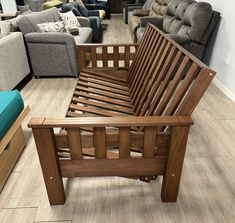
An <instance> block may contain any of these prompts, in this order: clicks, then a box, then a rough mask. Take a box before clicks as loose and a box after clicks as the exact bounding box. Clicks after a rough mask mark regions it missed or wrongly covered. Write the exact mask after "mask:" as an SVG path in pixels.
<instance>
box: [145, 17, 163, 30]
mask: <svg viewBox="0 0 235 223" xmlns="http://www.w3.org/2000/svg"><path fill="white" fill-rule="evenodd" d="M148 23H151V24H153V25H154V26H156V27H157V28H159V29H161V30H162V29H163V18H161V17H149V16H148V17H141V18H140V27H146V26H147V25H148Z"/></svg>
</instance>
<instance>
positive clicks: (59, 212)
mask: <svg viewBox="0 0 235 223" xmlns="http://www.w3.org/2000/svg"><path fill="white" fill-rule="evenodd" d="M103 23H104V24H105V25H107V26H108V27H107V28H105V29H104V31H103V33H104V36H103V41H104V42H105V43H120V42H122V43H131V36H130V31H129V26H128V25H125V24H124V22H123V18H122V16H115V15H112V19H111V20H104V21H103ZM120 30H122V35H120V32H119V31H120ZM76 82H77V80H76V79H74V78H53V79H50V78H46V79H45V78H41V79H32V80H31V81H30V82H29V83H28V84H27V85H26V86H25V87H24V88H23V89H22V90H21V94H22V96H23V98H24V102H25V104H28V105H30V107H31V113H30V116H27V117H26V120H25V121H24V122H23V130H24V132H25V134H26V139H27V145H26V149H25V150H24V152H23V154H22V155H21V157H20V159H19V161H18V163H17V166H16V167H17V169H14V170H13V172H12V174H11V175H10V177H9V179H8V181H7V183H6V185H5V187H4V188H3V191H2V192H1V194H0V219H1V221H3V222H4V223H5V222H7V223H8V222H40V221H44V222H46V221H48V222H54V223H55V222H56V223H57V222H61V221H62V222H63V221H65V218H66V219H67V220H68V219H69V220H68V222H83V223H90V222H97V223H110V222H113V223H120V222H136V223H146V222H149V223H155V222H167V223H168V222H175V223H189V222H190V223H198V222H201V223H210V222H213V223H221V222H224V223H234V219H235V205H234V203H235V199H234V193H235V189H234V188H235V151H234V148H235V140H234V134H233V133H234V131H235V127H234V126H235V121H234V120H235V103H233V102H232V101H231V100H230V99H229V98H227V97H226V96H225V95H224V94H223V93H222V92H221V91H220V90H219V89H218V88H217V87H216V86H215V85H214V84H213V83H212V84H211V85H210V87H209V89H208V91H207V92H206V93H205V95H204V96H203V98H202V100H201V101H200V103H199V105H198V106H197V108H196V109H195V111H194V113H193V119H194V121H195V124H194V126H193V127H191V130H190V135H189V141H188V148H187V152H186V157H185V163H184V168H183V172H182V178H181V186H180V191H179V195H178V202H177V203H174V204H169V203H168V204H166V203H162V202H161V198H160V196H159V194H160V186H161V180H162V179H161V177H159V178H158V179H157V180H156V181H153V182H152V183H151V184H146V183H144V182H141V181H135V180H131V179H127V178H121V177H89V178H78V179H76V180H77V186H75V185H74V182H68V183H67V187H68V189H69V190H68V191H69V193H68V194H67V201H66V203H65V205H62V206H53V207H51V206H50V205H49V202H48V198H47V195H46V193H45V186H44V182H43V178H42V176H41V168H40V165H39V162H38V157H37V153H36V149H35V144H34V141H33V139H32V135H31V132H30V131H29V130H28V128H27V127H26V124H27V122H28V120H29V119H30V118H31V117H38V116H43V117H44V116H50V117H64V115H65V113H66V110H67V107H68V104H69V102H70V100H71V97H72V95H73V90H74V87H75V86H76ZM58 89H59V90H58ZM45 108H46V109H45ZM218 129H219V133H218ZM157 138H158V139H159V136H158V137H157ZM16 170H17V171H16ZM1 202H2V203H1ZM4 204H5V208H4ZM97 204H99V206H98V205H97ZM8 207H9V208H10V209H8ZM25 207H26V208H25ZM29 207H33V208H29ZM32 209H33V210H32ZM35 215H36V218H35ZM66 223H67V222H66Z"/></svg>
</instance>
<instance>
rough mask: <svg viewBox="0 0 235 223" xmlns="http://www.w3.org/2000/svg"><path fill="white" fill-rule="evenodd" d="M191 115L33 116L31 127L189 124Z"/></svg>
mask: <svg viewBox="0 0 235 223" xmlns="http://www.w3.org/2000/svg"><path fill="white" fill-rule="evenodd" d="M189 125H193V120H192V118H191V117H190V116H148V117H143V116H141V117H133V116H132V117H131V116H128V117H82V118H32V119H31V120H30V121H29V123H28V127H29V128H58V127H59V128H61V127H62V128H80V127H114V126H115V127H130V126H131V127H137V126H139V127H145V126H189Z"/></svg>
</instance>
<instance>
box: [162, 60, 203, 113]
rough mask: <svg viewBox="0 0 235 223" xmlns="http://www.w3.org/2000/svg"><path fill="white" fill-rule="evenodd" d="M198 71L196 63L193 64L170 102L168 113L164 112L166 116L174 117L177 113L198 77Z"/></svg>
mask: <svg viewBox="0 0 235 223" xmlns="http://www.w3.org/2000/svg"><path fill="white" fill-rule="evenodd" d="M198 71H199V67H198V65H197V64H196V63H193V64H192V66H191V67H190V69H189V71H188V72H187V74H186V75H185V77H184V79H183V80H182V81H181V82H182V84H181V85H180V87H179V88H178V89H177V91H176V93H175V94H174V95H173V96H172V97H171V98H172V99H171V100H170V101H169V104H168V106H167V110H166V112H164V115H173V114H174V113H175V111H176V110H177V108H178V106H179V104H180V102H181V101H182V99H183V98H184V96H185V94H186V92H187V91H188V89H189V88H190V86H191V84H192V82H193V79H194V77H195V76H197V73H198Z"/></svg>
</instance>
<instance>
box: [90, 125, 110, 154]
mask: <svg viewBox="0 0 235 223" xmlns="http://www.w3.org/2000/svg"><path fill="white" fill-rule="evenodd" d="M93 132H94V147H95V157H96V158H98V159H105V158H107V154H106V134H105V128H104V127H96V128H93Z"/></svg>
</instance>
